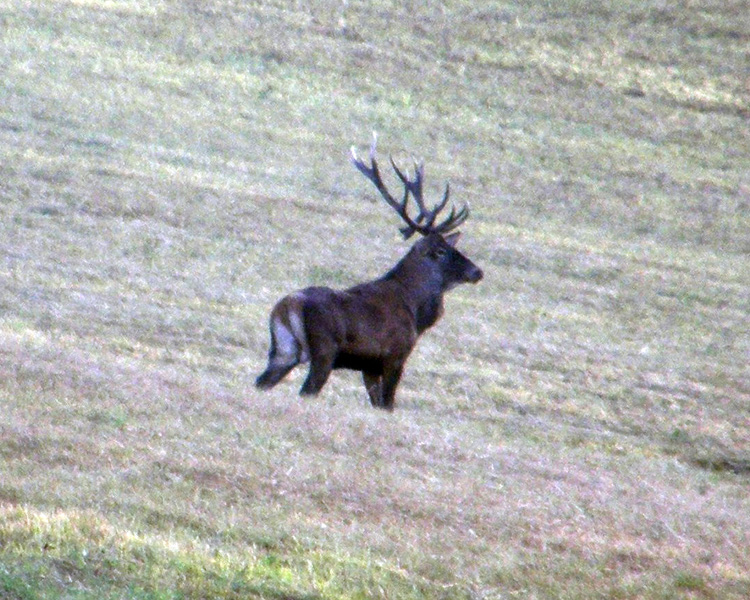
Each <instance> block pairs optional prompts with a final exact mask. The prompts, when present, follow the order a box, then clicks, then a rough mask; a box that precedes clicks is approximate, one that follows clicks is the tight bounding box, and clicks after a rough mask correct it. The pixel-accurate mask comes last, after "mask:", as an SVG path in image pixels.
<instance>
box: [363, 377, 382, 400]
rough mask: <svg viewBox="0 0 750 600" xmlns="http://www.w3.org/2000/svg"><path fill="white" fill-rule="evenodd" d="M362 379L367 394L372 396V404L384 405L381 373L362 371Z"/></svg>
mask: <svg viewBox="0 0 750 600" xmlns="http://www.w3.org/2000/svg"><path fill="white" fill-rule="evenodd" d="M362 380H363V381H364V382H365V389H366V390H367V395H368V396H370V404H372V405H373V406H376V407H378V408H380V407H382V406H383V377H382V376H381V375H380V374H373V373H368V372H367V371H363V372H362Z"/></svg>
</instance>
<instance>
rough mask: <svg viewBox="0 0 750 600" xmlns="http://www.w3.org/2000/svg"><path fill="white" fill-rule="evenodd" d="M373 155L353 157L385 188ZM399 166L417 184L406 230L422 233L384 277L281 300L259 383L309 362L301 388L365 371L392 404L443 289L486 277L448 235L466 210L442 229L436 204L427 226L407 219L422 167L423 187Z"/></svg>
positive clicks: (368, 382)
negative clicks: (337, 374) (365, 159)
mask: <svg viewBox="0 0 750 600" xmlns="http://www.w3.org/2000/svg"><path fill="white" fill-rule="evenodd" d="M371 160H372V168H367V167H365V166H364V165H363V163H361V161H358V160H357V159H356V156H355V165H356V166H357V167H358V168H359V169H360V170H361V171H362V172H363V173H365V175H367V176H368V178H370V179H372V180H373V181H374V182H375V184H376V186H378V189H379V190H380V191H381V193H384V192H383V190H384V189H385V187H384V186H382V181H381V180H380V176H379V174H378V172H377V165H376V163H375V160H374V148H373V151H372V153H371ZM394 168H395V165H394ZM396 171H397V173H398V174H399V177H401V178H402V181H404V183H405V185H407V184H408V183H410V184H411V185H412V187H411V188H409V187H408V185H407V193H406V195H405V199H404V202H403V206H404V214H402V215H401V216H402V218H404V220H405V221H406V223H407V225H408V226H409V227H408V228H407V230H406V231H405V235H411V233H413V232H414V231H419V232H420V233H422V234H423V235H424V237H423V238H422V239H420V240H418V241H417V242H416V243H415V244H414V245H413V246H412V248H411V250H410V251H409V252H408V253H407V254H406V256H404V257H403V258H402V259H401V260H400V261H399V262H398V264H396V265H395V266H394V267H393V268H392V269H391V270H390V271H388V272H387V273H386V274H385V275H384V276H382V277H381V278H379V279H376V280H374V281H370V282H367V283H362V284H359V285H356V286H354V287H352V288H349V289H347V290H341V291H336V290H332V289H330V288H326V287H310V288H306V289H303V290H300V291H298V292H295V293H293V294H291V295H289V296H286V297H285V298H282V299H281V300H280V301H279V302H278V303H277V304H276V306H275V307H274V308H273V310H272V311H271V318H270V332H271V348H270V351H269V357H268V366H267V367H266V369H265V371H264V372H263V373H262V374H261V375H259V376H258V378H257V380H256V385H257V386H258V387H259V388H262V389H267V388H270V387H273V386H274V385H276V384H277V383H278V382H279V381H281V379H283V378H284V376H286V374H287V373H289V372H290V371H291V370H292V369H293V368H294V367H296V366H297V365H299V364H303V363H307V362H309V363H310V371H309V373H308V376H307V378H306V380H305V382H304V384H303V385H302V388H301V390H300V393H301V394H303V395H314V394H317V393H318V392H319V391H320V390H321V389H322V388H323V386H324V385H325V383H326V381H327V380H328V377H329V375H330V373H331V371H332V370H333V369H352V370H355V371H361V372H362V378H363V381H364V384H365V388H366V389H367V393H368V395H369V398H370V402H371V403H372V405H373V406H376V407H379V408H385V409H388V410H392V409H393V406H394V401H395V392H396V387H397V386H398V383H399V381H400V379H401V374H402V373H403V369H404V365H405V363H406V360H407V358H408V357H409V355H410V354H411V351H412V349H413V348H414V345H415V344H416V342H417V340H418V338H419V336H420V335H421V334H422V333H423V332H424V331H425V330H426V329H428V328H430V327H432V326H433V325H434V324H435V323H436V322H437V321H438V319H440V317H441V316H442V314H443V295H444V294H445V292H447V291H448V290H450V289H452V288H453V287H455V286H457V285H459V284H461V283H476V282H478V281H479V280H480V279H481V278H482V271H481V270H480V269H479V268H478V267H477V266H476V265H474V263H472V262H471V261H470V260H469V259H468V258H466V257H465V256H464V255H463V254H461V253H460V252H459V251H458V250H456V248H455V245H456V242H457V241H458V237H459V235H460V234H459V233H453V234H449V235H443V233H445V232H447V231H449V230H450V229H452V228H453V227H452V225H453V224H454V223H455V222H456V221H460V222H463V220H464V219H465V218H466V216H467V215H468V211H466V210H464V211H462V212H461V213H459V216H458V218H457V217H456V213H455V211H453V212H452V213H451V217H450V218H449V219H447V220H446V221H445V222H444V223H443V224H441V226H437V227H433V226H432V223H431V221H434V217H435V214H436V213H437V212H439V211H437V210H436V211H435V212H434V214H432V215H430V216H428V225H427V226H423V225H420V224H419V218H418V219H417V221H413V220H411V219H409V218H408V216H407V215H406V214H405V204H406V199H407V197H408V194H409V193H415V192H416V193H417V194H419V199H420V201H421V173H420V172H419V171H418V179H417V183H418V185H419V187H418V188H417V187H415V182H411V181H409V180H408V179H406V178H405V177H404V176H403V175H402V174H401V172H400V171H398V169H396ZM381 188H382V189H381ZM385 193H387V191H386V192H385ZM415 195H416V194H415ZM445 201H447V192H446V198H445ZM445 201H444V202H443V206H444V205H445ZM389 203H390V202H389ZM420 206H421V202H420ZM440 210H442V207H441V208H440ZM461 215H464V216H461ZM446 224H448V226H446ZM459 224H460V223H459ZM440 227H443V229H440Z"/></svg>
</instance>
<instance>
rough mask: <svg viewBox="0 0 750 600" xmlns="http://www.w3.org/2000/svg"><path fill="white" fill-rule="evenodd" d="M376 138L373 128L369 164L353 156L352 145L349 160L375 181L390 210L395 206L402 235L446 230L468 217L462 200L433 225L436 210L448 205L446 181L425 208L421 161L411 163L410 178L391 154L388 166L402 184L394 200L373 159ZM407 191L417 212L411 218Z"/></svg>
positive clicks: (406, 237)
mask: <svg viewBox="0 0 750 600" xmlns="http://www.w3.org/2000/svg"><path fill="white" fill-rule="evenodd" d="M377 142H378V136H377V133H375V132H373V134H372V146H370V166H369V167H368V166H367V165H366V164H365V163H364V161H363V160H361V159H360V158H359V157H358V156H357V149H356V148H355V147H354V146H352V163H354V166H355V167H357V169H359V170H360V172H361V173H362V174H363V175H364V176H365V177H367V179H369V180H370V181H372V182H373V183H374V184H375V187H376V188H377V189H378V191H379V192H380V195H381V196H383V198H384V199H385V201H386V202H387V203H388V204H389V205H390V207H391V208H393V210H395V211H396V213H397V214H398V215H399V216H400V217H401V219H402V220H403V221H404V222H405V223H406V225H407V226H406V227H403V228H402V229H401V230H400V231H401V233H402V234H403V236H404V238H405V239H408V238H410V237H411V236H412V235H414V233H415V232H417V233H421V234H422V235H428V234H430V233H441V234H442V233H448V232H449V231H453V230H454V229H456V228H457V227H459V226H460V225H461V224H462V223H463V222H464V221H466V219H467V218H468V217H469V207H468V205H466V204H465V205H464V206H463V208H461V210H459V211H456V207H455V206H452V207H451V212H450V215H448V217H447V218H446V219H445V220H443V221H442V222H440V223H439V224H437V225H435V220H436V219H437V216H438V214H440V212H441V211H442V210H443V209H444V208H445V207H446V206H447V205H448V198H449V196H450V185H449V184H447V183H446V184H445V193H444V194H443V199H442V200H441V201H440V202H439V203H438V204H437V205H435V207H434V208H433V209H432V210H427V208H426V206H425V203H424V196H423V192H422V184H423V182H424V163H415V164H414V179H410V178H409V176H408V173H406V174H404V172H403V171H401V169H399V168H398V166H396V163H395V161H394V160H393V157H391V166H393V170H394V171H396V175H398V178H399V179H400V180H401V183H403V184H404V198H403V200H401V202H398V201H397V200H396V199H395V198H394V197H393V196H392V195H391V193H390V192H389V191H388V189H387V188H386V187H385V184H384V183H383V179H382V178H381V177H380V169H379V168H378V163H377V161H376V160H375V147H376V145H377ZM409 194H411V195H412V197H413V198H414V202H415V203H416V204H417V208H418V209H419V214H418V215H417V216H416V217H415V218H414V219H412V218H411V217H410V216H409V213H408V211H407V204H408V202H409Z"/></svg>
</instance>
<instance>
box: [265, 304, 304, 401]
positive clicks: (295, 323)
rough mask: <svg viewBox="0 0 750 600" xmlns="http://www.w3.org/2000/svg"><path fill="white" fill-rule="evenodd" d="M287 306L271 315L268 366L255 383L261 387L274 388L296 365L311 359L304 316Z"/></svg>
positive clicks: (281, 307)
mask: <svg viewBox="0 0 750 600" xmlns="http://www.w3.org/2000/svg"><path fill="white" fill-rule="evenodd" d="M285 308H286V307H285V306H284V305H283V304H282V305H280V308H279V309H278V310H275V311H274V312H273V314H272V315H271V350H270V351H269V353H268V366H267V367H266V370H265V371H263V373H261V374H260V375H259V376H258V378H257V379H256V380H255V385H256V386H257V387H259V388H261V389H269V388H272V387H273V386H275V385H276V384H277V383H278V382H279V381H281V380H282V379H283V378H284V377H285V376H286V375H287V373H289V371H291V370H292V369H293V368H294V367H296V366H297V365H298V364H300V363H302V362H307V361H308V360H309V352H308V350H307V341H306V336H305V331H304V326H303V324H302V318H301V316H300V315H299V312H297V311H294V310H284V309H285Z"/></svg>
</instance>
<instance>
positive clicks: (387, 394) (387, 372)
mask: <svg viewBox="0 0 750 600" xmlns="http://www.w3.org/2000/svg"><path fill="white" fill-rule="evenodd" d="M403 372H404V363H403V362H399V363H395V364H392V365H389V366H386V368H385V369H384V371H383V378H382V404H380V408H384V409H385V410H393V405H394V403H395V401H396V388H397V387H398V384H399V381H401V374H402V373H403Z"/></svg>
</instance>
